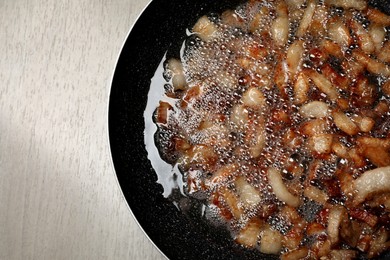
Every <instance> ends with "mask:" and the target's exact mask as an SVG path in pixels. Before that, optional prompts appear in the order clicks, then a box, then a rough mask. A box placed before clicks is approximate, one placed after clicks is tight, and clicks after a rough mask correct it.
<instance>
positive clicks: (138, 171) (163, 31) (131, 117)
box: [108, 0, 390, 260]
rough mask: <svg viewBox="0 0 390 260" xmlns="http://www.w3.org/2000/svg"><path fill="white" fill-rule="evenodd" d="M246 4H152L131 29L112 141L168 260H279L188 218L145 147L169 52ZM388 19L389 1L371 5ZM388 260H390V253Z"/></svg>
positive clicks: (200, 0)
mask: <svg viewBox="0 0 390 260" xmlns="http://www.w3.org/2000/svg"><path fill="white" fill-rule="evenodd" d="M242 2H244V1H242V0H218V1H213V0H153V1H152V2H150V4H149V5H148V6H147V8H146V9H145V10H144V12H143V13H142V15H141V16H140V17H139V19H138V21H137V22H136V24H135V25H134V27H133V28H132V30H131V32H130V33H129V35H128V38H127V40H126V42H125V44H124V46H123V49H122V51H121V54H120V57H119V60H118V62H117V66H116V69H115V73H114V77H113V81H112V88H111V93H110V100H109V112H108V123H109V139H110V147H111V154H112V160H113V164H114V167H115V172H116V175H117V178H118V181H119V184H120V186H121V189H122V191H123V194H124V197H125V198H126V201H127V203H128V205H129V207H130V209H131V211H132V213H133V215H134V216H135V218H136V219H137V221H138V223H139V224H140V226H141V227H142V229H143V230H144V231H145V233H146V235H147V236H148V237H149V238H150V239H151V240H152V241H153V243H154V244H155V245H156V246H157V247H158V248H159V249H160V251H161V252H162V253H163V254H164V255H165V256H166V257H167V258H169V259H265V260H267V259H275V257H274V256H270V255H264V254H261V253H260V252H258V251H257V250H249V249H243V248H242V247H241V246H239V245H236V244H235V243H233V241H232V240H231V238H230V235H229V234H228V233H227V231H224V230H223V229H220V228H218V227H215V226H212V225H210V224H208V223H207V222H205V221H203V220H202V219H201V218H199V217H198V216H197V215H196V214H194V215H191V214H183V213H182V212H181V211H179V210H178V209H177V207H176V206H175V205H174V204H173V203H172V202H171V201H169V200H168V199H166V198H165V197H164V196H163V195H162V194H163V192H164V190H163V187H162V186H161V185H160V184H158V183H157V174H156V172H155V171H154V169H153V167H152V165H151V163H150V161H149V160H148V155H147V150H146V148H145V142H144V129H145V124H144V122H145V121H144V110H145V107H146V104H147V98H148V92H149V88H150V83H151V79H152V78H153V76H154V73H155V71H156V69H157V67H158V66H159V64H160V62H161V60H162V58H163V57H164V55H165V54H166V51H167V50H168V49H172V48H173V47H174V46H175V45H177V44H181V42H182V41H183V40H184V37H185V36H186V34H185V32H186V29H187V28H191V27H192V25H193V24H194V23H195V22H196V20H197V19H198V18H199V17H200V16H201V15H203V14H207V13H210V12H216V13H219V12H221V11H223V10H225V9H227V8H234V7H235V6H237V5H238V4H240V3H242ZM370 4H371V5H372V6H374V7H377V8H379V9H381V10H382V11H385V12H387V13H389V11H390V2H389V1H388V0H379V1H371V2H370ZM384 257H385V258H386V257H390V254H389V253H388V254H387V255H386V256H384Z"/></svg>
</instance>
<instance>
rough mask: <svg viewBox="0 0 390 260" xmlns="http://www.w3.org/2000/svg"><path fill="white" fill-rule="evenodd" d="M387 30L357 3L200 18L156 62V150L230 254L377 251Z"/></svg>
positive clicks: (386, 175) (388, 215) (385, 243)
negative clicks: (159, 75)
mask: <svg viewBox="0 0 390 260" xmlns="http://www.w3.org/2000/svg"><path fill="white" fill-rule="evenodd" d="M389 26H390V17H389V16H388V15H386V14H385V13H382V12H381V11H379V10H377V9H374V8H373V7H371V6H369V5H368V3H367V2H366V1H363V0H323V1H320V0H308V1H306V0H285V1H278V0H275V1H249V2H247V3H245V4H242V5H240V6H238V7H237V8H236V9H235V10H226V11H224V12H223V13H220V14H210V15H205V16H203V17H200V18H199V20H198V21H197V22H196V23H195V25H194V26H193V27H192V29H191V30H189V35H188V39H186V41H185V43H184V45H183V46H184V48H183V50H182V53H181V55H180V57H176V58H174V57H170V58H167V60H166V61H165V63H164V70H165V71H164V76H165V79H166V82H165V86H161V87H165V94H164V95H165V96H164V98H162V99H161V101H160V103H159V106H158V107H157V109H156V111H155V114H154V121H155V123H156V124H157V126H158V131H157V133H156V136H155V137H156V145H157V147H158V149H159V152H160V155H161V157H162V158H163V159H164V160H165V161H167V162H168V163H170V164H172V165H174V166H177V167H178V168H179V169H180V172H181V173H182V175H183V180H184V187H183V188H184V189H183V190H184V193H185V195H186V196H190V197H194V198H198V199H199V200H201V201H202V202H203V203H204V204H205V205H206V207H207V209H208V211H212V212H213V213H214V215H218V216H219V218H220V219H221V220H223V223H225V225H226V228H227V229H228V230H229V232H230V233H231V235H232V237H233V239H234V240H235V241H236V242H237V243H239V244H241V245H242V246H243V247H247V248H255V249H257V250H260V251H261V252H263V253H266V254H275V255H279V256H280V258H281V259H354V258H357V257H360V256H365V257H368V258H373V257H377V256H380V255H381V254H382V253H385V252H387V251H388V250H389V247H390V240H389V235H390V233H389V229H390V133H389V129H390V63H389V62H390V42H389V32H388V29H389Z"/></svg>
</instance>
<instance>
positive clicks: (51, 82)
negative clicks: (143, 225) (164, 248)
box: [0, 0, 165, 260]
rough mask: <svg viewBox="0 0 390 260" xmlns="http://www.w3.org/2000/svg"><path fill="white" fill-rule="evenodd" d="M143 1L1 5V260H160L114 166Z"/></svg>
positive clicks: (5, 1)
mask: <svg viewBox="0 0 390 260" xmlns="http://www.w3.org/2000/svg"><path fill="white" fill-rule="evenodd" d="M147 3H148V0H111V1H103V0H0V259H157V260H158V259H165V258H164V257H163V256H162V254H160V253H159V251H158V250H157V249H156V248H155V247H154V246H153V245H152V243H151V242H150V241H149V240H148V238H147V237H146V236H145V235H144V234H143V232H142V231H141V229H140V228H139V227H138V225H137V224H136V222H135V220H134V219H133V217H132V215H131V213H130V211H129V209H128V206H127V204H126V202H125V200H124V198H123V197H122V193H121V190H120V188H119V186H118V184H117V180H116V176H115V173H114V171H113V167H112V164H111V158H110V151H109V144H108V134H107V108H108V95H109V91H110V84H111V78H112V74H113V69H114V68H115V64H116V60H117V57H118V54H119V52H120V50H121V47H122V44H123V41H124V40H125V38H126V36H127V34H128V31H129V29H130V28H131V26H132V24H133V23H134V21H135V20H136V18H137V17H138V15H139V14H140V12H141V11H142V10H143V8H144V7H145V6H146V5H147Z"/></svg>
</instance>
